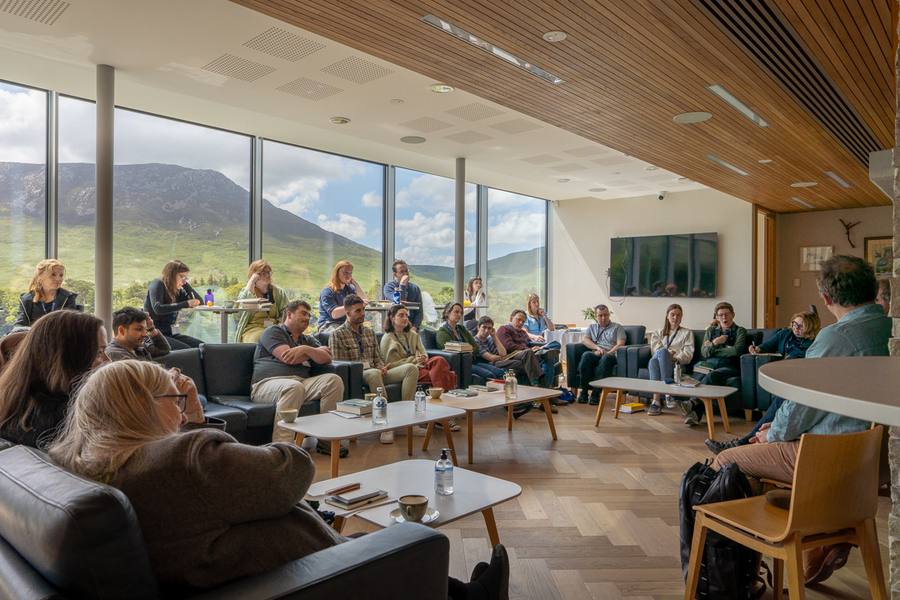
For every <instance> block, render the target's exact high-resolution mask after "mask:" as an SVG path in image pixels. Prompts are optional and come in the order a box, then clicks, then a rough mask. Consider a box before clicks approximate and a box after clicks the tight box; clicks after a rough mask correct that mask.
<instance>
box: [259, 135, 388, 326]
mask: <svg viewBox="0 0 900 600" xmlns="http://www.w3.org/2000/svg"><path fill="white" fill-rule="evenodd" d="M262 171H263V240H262V251H263V258H265V259H266V260H267V261H268V262H269V263H270V264H271V265H272V271H273V273H272V277H273V282H274V283H276V284H277V285H280V286H281V287H283V288H284V289H285V290H286V291H287V292H288V295H289V296H290V297H291V298H292V299H304V300H306V301H308V302H309V303H310V305H312V306H313V307H314V308H315V303H316V302H317V301H318V299H319V293H320V292H321V291H322V288H323V287H325V285H326V284H327V283H328V281H329V280H330V279H331V274H332V271H333V270H334V266H335V265H336V264H337V263H338V262H340V261H342V260H348V261H350V262H351V263H352V264H353V279H354V280H356V282H357V283H359V285H360V287H362V290H363V291H364V292H365V294H366V295H367V296H368V297H369V298H372V299H377V298H378V297H379V291H380V288H381V285H382V283H383V282H382V281H381V254H382V252H381V247H382V237H383V232H382V220H383V216H382V215H383V213H384V200H383V198H382V194H383V189H384V166H383V165H378V164H373V163H369V162H365V161H361V160H354V159H351V158H346V157H342V156H335V155H333V154H327V153H324V152H316V151H314V150H308V149H306V148H299V147H297V146H290V145H287V144H280V143H277V142H270V141H266V142H264V144H263V168H262ZM317 315H318V312H317V311H316V316H317Z"/></svg>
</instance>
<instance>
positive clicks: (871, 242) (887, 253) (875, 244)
mask: <svg viewBox="0 0 900 600" xmlns="http://www.w3.org/2000/svg"><path fill="white" fill-rule="evenodd" d="M893 244H894V238H892V237H891V236H885V237H868V238H866V261H868V262H870V263H872V266H873V267H875V276H876V277H890V275H891V267H892V265H893V264H894V248H893Z"/></svg>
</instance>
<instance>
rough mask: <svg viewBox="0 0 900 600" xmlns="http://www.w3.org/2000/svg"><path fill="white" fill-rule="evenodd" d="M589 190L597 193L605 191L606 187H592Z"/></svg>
mask: <svg viewBox="0 0 900 600" xmlns="http://www.w3.org/2000/svg"><path fill="white" fill-rule="evenodd" d="M588 191H589V192H594V193H596V194H599V193H600V192H605V191H606V188H591V189H589V190H588Z"/></svg>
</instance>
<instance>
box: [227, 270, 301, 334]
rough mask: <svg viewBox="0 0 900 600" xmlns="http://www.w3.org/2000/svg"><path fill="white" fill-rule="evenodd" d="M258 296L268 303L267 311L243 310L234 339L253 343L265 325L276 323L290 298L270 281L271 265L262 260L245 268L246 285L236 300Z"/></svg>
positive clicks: (279, 321)
mask: <svg viewBox="0 0 900 600" xmlns="http://www.w3.org/2000/svg"><path fill="white" fill-rule="evenodd" d="M250 298H259V299H262V300H265V301H267V302H268V303H269V312H243V313H241V318H240V320H239V321H238V326H237V330H235V332H234V341H236V342H243V343H245V344H255V343H256V342H258V341H259V337H260V336H261V335H262V333H263V331H265V330H266V327H269V326H270V325H278V324H279V323H281V318H282V316H283V315H284V309H285V308H287V305H288V303H290V299H289V298H288V296H287V293H285V291H284V290H283V289H281V288H280V287H278V286H277V285H275V284H274V283H272V265H270V264H269V263H268V262H266V261H264V260H257V261H254V262H252V263H250V267H249V268H248V269H247V286H246V287H245V288H244V289H242V290H241V292H240V293H239V294H238V297H237V299H238V300H245V299H250Z"/></svg>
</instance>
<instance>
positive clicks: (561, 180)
mask: <svg viewBox="0 0 900 600" xmlns="http://www.w3.org/2000/svg"><path fill="white" fill-rule="evenodd" d="M569 181H571V180H570V179H557V180H556V183H569Z"/></svg>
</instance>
